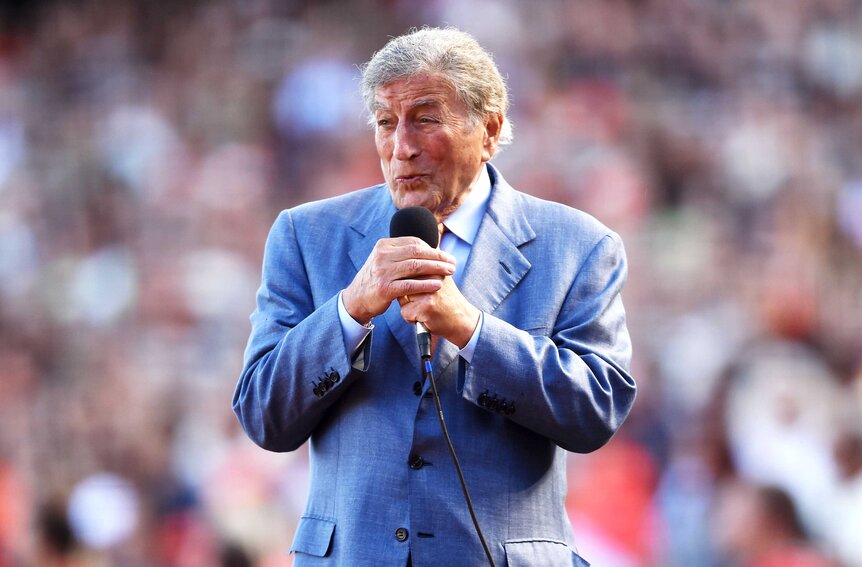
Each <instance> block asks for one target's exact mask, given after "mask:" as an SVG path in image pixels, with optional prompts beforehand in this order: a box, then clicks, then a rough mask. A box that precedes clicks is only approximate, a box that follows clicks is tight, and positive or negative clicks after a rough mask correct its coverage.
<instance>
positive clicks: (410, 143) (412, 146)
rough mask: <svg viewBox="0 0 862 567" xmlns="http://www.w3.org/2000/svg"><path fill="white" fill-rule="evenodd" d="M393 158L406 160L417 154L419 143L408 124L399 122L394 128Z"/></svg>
mask: <svg viewBox="0 0 862 567" xmlns="http://www.w3.org/2000/svg"><path fill="white" fill-rule="evenodd" d="M394 154H395V159H398V160H408V159H411V158H414V157H416V156H417V155H419V145H418V144H417V141H416V135H415V132H413V130H412V129H411V128H410V126H409V125H407V124H404V122H401V123H400V124H398V126H397V127H396V128H395V150H394Z"/></svg>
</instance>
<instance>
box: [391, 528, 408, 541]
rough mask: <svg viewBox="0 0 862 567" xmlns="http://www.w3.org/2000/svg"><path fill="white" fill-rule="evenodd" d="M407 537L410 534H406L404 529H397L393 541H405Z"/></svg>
mask: <svg viewBox="0 0 862 567" xmlns="http://www.w3.org/2000/svg"><path fill="white" fill-rule="evenodd" d="M409 536H410V532H408V531H407V529H406V528H398V529H397V530H395V539H397V540H398V541H407V538H408V537H409Z"/></svg>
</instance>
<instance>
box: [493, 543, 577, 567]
mask: <svg viewBox="0 0 862 567" xmlns="http://www.w3.org/2000/svg"><path fill="white" fill-rule="evenodd" d="M503 547H504V548H505V549H506V564H507V565H508V566H509V567H590V564H589V563H587V562H586V561H585V560H584V559H583V558H582V557H581V556H580V555H578V554H577V553H575V552H574V551H572V550H571V548H570V547H569V546H568V545H566V544H565V543H564V542H562V541H556V540H552V539H520V540H512V541H507V542H506V543H504V544H503Z"/></svg>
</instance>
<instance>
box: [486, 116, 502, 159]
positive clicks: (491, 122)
mask: <svg viewBox="0 0 862 567" xmlns="http://www.w3.org/2000/svg"><path fill="white" fill-rule="evenodd" d="M503 120H504V118H503V113H502V112H489V113H488V115H487V116H486V117H485V124H484V125H485V136H484V139H483V140H482V161H483V162H485V161H488V160H490V159H491V158H492V157H494V154H495V153H497V144H498V143H499V142H500V132H502V130H503Z"/></svg>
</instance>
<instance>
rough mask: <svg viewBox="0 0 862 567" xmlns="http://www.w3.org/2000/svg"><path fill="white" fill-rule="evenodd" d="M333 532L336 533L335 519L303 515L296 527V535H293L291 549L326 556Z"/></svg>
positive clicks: (316, 555)
mask: <svg viewBox="0 0 862 567" xmlns="http://www.w3.org/2000/svg"><path fill="white" fill-rule="evenodd" d="M333 533H335V521H334V520H330V519H328V518H318V517H315V516H303V517H302V518H300V519H299V526H297V528H296V535H295V536H293V544H292V545H291V546H290V551H291V552H296V553H305V554H307V555H313V556H315V557H326V556H327V555H328V554H329V551H330V549H329V548H330V546H331V545H332V534H333Z"/></svg>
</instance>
